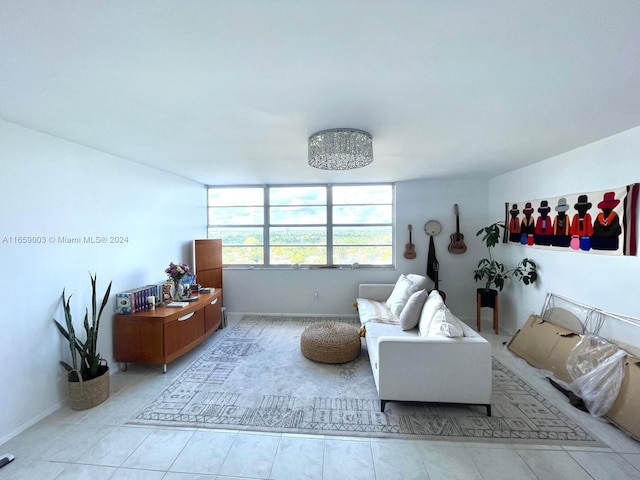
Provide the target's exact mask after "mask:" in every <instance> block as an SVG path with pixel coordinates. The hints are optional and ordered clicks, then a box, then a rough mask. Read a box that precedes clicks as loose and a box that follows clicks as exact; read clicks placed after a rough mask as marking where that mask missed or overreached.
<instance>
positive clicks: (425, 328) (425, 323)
mask: <svg viewBox="0 0 640 480" xmlns="http://www.w3.org/2000/svg"><path fill="white" fill-rule="evenodd" d="M441 307H444V300H442V297H441V296H440V293H438V291H437V290H431V293H429V296H428V297H427V301H426V302H424V307H422V313H420V320H419V321H418V328H419V329H420V336H422V337H426V336H427V335H428V334H429V325H430V324H431V320H432V319H433V316H434V315H435V314H436V312H437V311H438V309H440V308H441Z"/></svg>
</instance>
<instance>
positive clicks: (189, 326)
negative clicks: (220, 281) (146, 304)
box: [113, 288, 222, 373]
mask: <svg viewBox="0 0 640 480" xmlns="http://www.w3.org/2000/svg"><path fill="white" fill-rule="evenodd" d="M198 296H199V297H200V298H199V299H198V300H197V301H195V302H192V303H190V304H189V305H187V306H186V307H181V308H169V307H166V306H158V307H156V309H155V310H144V311H141V312H135V313H132V314H129V315H116V316H115V321H114V330H113V342H114V346H113V347H114V356H115V359H116V362H120V363H124V364H125V365H124V370H126V364H127V363H128V362H132V363H153V364H161V365H162V367H163V368H162V371H163V373H164V372H166V371H167V364H168V363H170V362H172V361H173V360H175V359H176V358H178V357H179V356H181V355H184V354H185V353H187V352H188V351H189V350H191V349H192V348H193V347H195V346H196V345H198V344H200V343H202V342H203V341H204V340H205V339H206V338H208V337H209V336H211V335H212V334H213V332H215V331H216V330H217V329H218V327H219V326H220V324H221V322H222V312H221V310H220V308H221V303H222V289H219V288H216V289H215V291H214V292H213V293H199V294H198Z"/></svg>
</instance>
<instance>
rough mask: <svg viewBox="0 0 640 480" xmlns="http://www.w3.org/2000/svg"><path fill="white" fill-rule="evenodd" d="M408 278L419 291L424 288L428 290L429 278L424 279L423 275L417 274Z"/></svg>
mask: <svg viewBox="0 0 640 480" xmlns="http://www.w3.org/2000/svg"><path fill="white" fill-rule="evenodd" d="M406 277H407V278H408V279H409V280H411V283H413V284H414V285H415V286H416V287H417V288H418V290H422V289H423V288H427V277H423V276H422V275H418V274H416V273H409V274H407V275H406Z"/></svg>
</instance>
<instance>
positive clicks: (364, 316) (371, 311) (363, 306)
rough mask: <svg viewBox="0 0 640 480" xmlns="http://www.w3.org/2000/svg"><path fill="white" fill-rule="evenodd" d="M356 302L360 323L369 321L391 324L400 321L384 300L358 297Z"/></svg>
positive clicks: (363, 323) (364, 323)
mask: <svg viewBox="0 0 640 480" xmlns="http://www.w3.org/2000/svg"><path fill="white" fill-rule="evenodd" d="M356 302H357V305H358V316H359V317H360V323H361V324H362V325H366V324H367V323H369V322H375V323H388V324H392V325H398V324H399V323H400V321H399V320H398V317H396V316H395V315H394V314H393V313H392V312H391V310H390V309H389V307H387V304H386V303H384V302H378V301H376V300H369V299H368V298H358V299H357V300H356Z"/></svg>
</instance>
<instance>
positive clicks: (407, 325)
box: [400, 290, 428, 330]
mask: <svg viewBox="0 0 640 480" xmlns="http://www.w3.org/2000/svg"><path fill="white" fill-rule="evenodd" d="M427 296H428V292H427V291H426V290H418V291H417V292H415V293H413V294H412V295H411V296H410V297H409V300H407V303H406V304H405V306H404V308H403V309H402V312H400V326H401V327H402V330H411V329H412V328H415V327H416V325H418V320H420V313H421V312H422V307H423V306H424V302H425V301H426V300H427Z"/></svg>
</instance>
